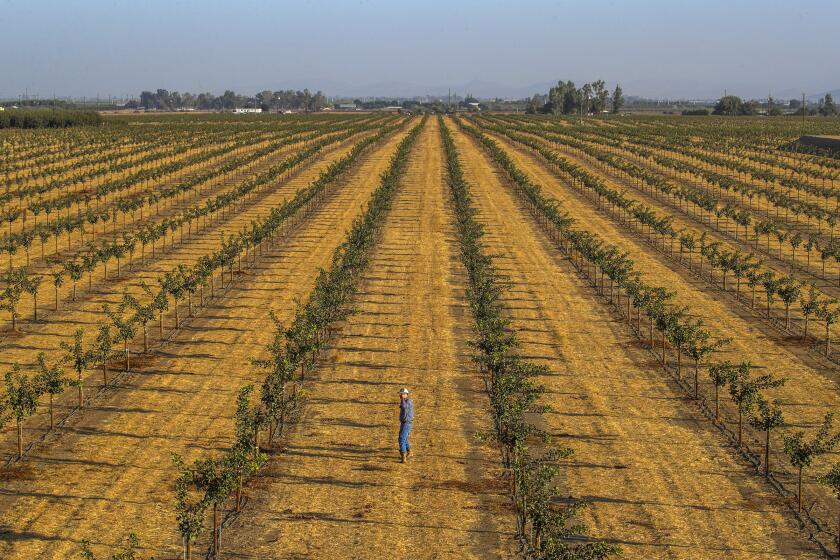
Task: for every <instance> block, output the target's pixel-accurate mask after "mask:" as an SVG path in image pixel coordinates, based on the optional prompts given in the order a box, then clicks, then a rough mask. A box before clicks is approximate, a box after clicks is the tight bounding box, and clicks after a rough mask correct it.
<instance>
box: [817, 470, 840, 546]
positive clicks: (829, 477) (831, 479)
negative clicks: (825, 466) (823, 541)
mask: <svg viewBox="0 0 840 560" xmlns="http://www.w3.org/2000/svg"><path fill="white" fill-rule="evenodd" d="M817 482H820V483H822V484H825V485H826V486H828V487H830V488H831V489H832V490H833V491H834V495H835V496H836V497H837V499H838V500H840V463H834V465H833V466H832V467H831V470H830V471H828V472H827V473H826V474H824V475H821V476H818V477H817ZM837 552H838V554H840V514H838V520H837Z"/></svg>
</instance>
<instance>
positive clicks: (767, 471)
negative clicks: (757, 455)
mask: <svg viewBox="0 0 840 560" xmlns="http://www.w3.org/2000/svg"><path fill="white" fill-rule="evenodd" d="M764 476H765V477H766V478H769V477H770V430H767V431H766V433H765V436H764Z"/></svg>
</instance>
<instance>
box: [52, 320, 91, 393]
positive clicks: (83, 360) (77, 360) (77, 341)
mask: <svg viewBox="0 0 840 560" xmlns="http://www.w3.org/2000/svg"><path fill="white" fill-rule="evenodd" d="M84 335H85V330H84V329H79V330H77V331H76V332H75V333H73V344H72V345H71V344H67V343H66V342H65V341H63V340H62V341H61V342H60V343H59V345H60V346H61V348H62V349H63V350H64V351H65V352H66V354H65V355H64V362H65V363H69V364H71V365H72V367H73V370H74V371H75V372H76V383H77V387H78V389H79V408H82V406H84V394H83V393H84V386H83V383H82V372H83V371H84V370H86V369H87V367H88V365H89V364H90V363H91V361H93V355H92V354H91V352H90V351H89V350H85V349H84V345H83V344H82V337H84Z"/></svg>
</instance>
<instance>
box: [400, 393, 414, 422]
mask: <svg viewBox="0 0 840 560" xmlns="http://www.w3.org/2000/svg"><path fill="white" fill-rule="evenodd" d="M412 422H414V403H413V402H411V399H410V398H408V399H405V400H403V401H400V424H411V423H412Z"/></svg>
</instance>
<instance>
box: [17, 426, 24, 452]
mask: <svg viewBox="0 0 840 560" xmlns="http://www.w3.org/2000/svg"><path fill="white" fill-rule="evenodd" d="M17 447H18V459H23V423H22V422H21V421H20V418H18V419H17Z"/></svg>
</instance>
